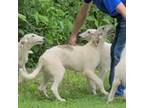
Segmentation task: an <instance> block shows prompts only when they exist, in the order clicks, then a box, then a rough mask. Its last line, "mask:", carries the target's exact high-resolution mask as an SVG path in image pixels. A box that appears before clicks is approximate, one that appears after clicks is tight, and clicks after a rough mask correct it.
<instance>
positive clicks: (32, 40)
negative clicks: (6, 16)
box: [19, 33, 44, 47]
mask: <svg viewBox="0 0 144 108" xmlns="http://www.w3.org/2000/svg"><path fill="white" fill-rule="evenodd" d="M43 42H44V37H42V36H39V35H36V34H34V33H29V34H26V35H25V36H24V37H23V38H22V39H21V40H20V42H19V43H20V44H21V45H22V46H29V47H32V46H34V45H38V44H42V43H43Z"/></svg>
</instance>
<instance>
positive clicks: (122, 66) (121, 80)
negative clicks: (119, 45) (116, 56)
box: [107, 48, 126, 102]
mask: <svg viewBox="0 0 144 108" xmlns="http://www.w3.org/2000/svg"><path fill="white" fill-rule="evenodd" d="M120 84H122V85H123V86H125V87H126V48H124V49H123V52H122V55H121V60H120V62H119V63H118V65H117V66H116V68H115V76H114V81H113V84H112V88H111V91H110V94H109V96H108V101H107V102H111V101H113V98H114V95H115V93H116V90H117V88H118V86H119V85H120ZM124 97H125V98H126V93H125V91H124Z"/></svg>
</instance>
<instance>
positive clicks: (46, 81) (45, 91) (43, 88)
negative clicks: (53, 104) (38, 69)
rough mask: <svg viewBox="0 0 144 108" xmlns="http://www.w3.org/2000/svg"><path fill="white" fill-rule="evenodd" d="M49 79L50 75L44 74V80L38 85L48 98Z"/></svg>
mask: <svg viewBox="0 0 144 108" xmlns="http://www.w3.org/2000/svg"><path fill="white" fill-rule="evenodd" d="M48 80H49V77H48V75H47V74H43V82H42V83H41V84H40V86H39V87H38V90H40V91H42V92H43V93H44V95H45V96H46V97H47V98H49V96H48V93H47V84H48Z"/></svg>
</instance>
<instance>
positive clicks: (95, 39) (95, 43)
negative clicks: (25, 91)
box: [91, 36, 100, 46]
mask: <svg viewBox="0 0 144 108" xmlns="http://www.w3.org/2000/svg"><path fill="white" fill-rule="evenodd" d="M91 40H92V43H93V45H95V46H97V45H98V44H99V42H100V39H98V37H97V38H96V37H94V36H92V38H91Z"/></svg>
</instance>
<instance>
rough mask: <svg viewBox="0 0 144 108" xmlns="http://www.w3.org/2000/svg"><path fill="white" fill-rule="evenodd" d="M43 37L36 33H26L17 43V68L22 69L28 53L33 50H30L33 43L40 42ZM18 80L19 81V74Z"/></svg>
mask: <svg viewBox="0 0 144 108" xmlns="http://www.w3.org/2000/svg"><path fill="white" fill-rule="evenodd" d="M43 39H44V37H41V36H38V35H36V34H32V33H30V34H26V35H25V36H24V37H23V38H22V39H21V40H20V42H19V43H18V68H19V69H24V70H25V71H26V68H25V64H26V63H27V61H28V54H32V53H33V52H32V51H31V50H30V49H31V48H32V47H33V46H34V45H37V44H42V43H43V41H44V40H43ZM19 82H21V79H20V76H19Z"/></svg>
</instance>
